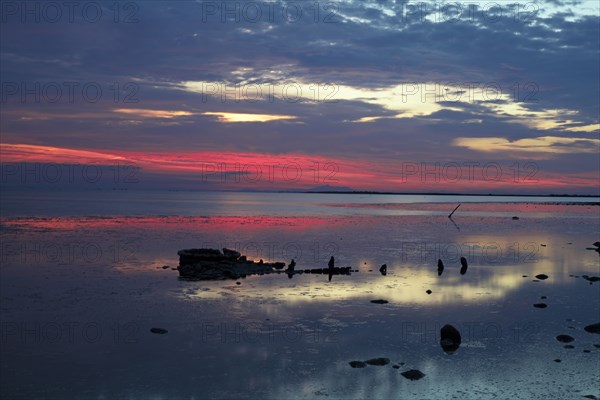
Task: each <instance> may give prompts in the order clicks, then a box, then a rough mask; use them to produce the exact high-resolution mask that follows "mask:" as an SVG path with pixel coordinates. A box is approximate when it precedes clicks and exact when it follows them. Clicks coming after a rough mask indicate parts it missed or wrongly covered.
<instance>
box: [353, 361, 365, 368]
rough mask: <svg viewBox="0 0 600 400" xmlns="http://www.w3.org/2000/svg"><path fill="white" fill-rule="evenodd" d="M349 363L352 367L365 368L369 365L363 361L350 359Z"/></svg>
mask: <svg viewBox="0 0 600 400" xmlns="http://www.w3.org/2000/svg"><path fill="white" fill-rule="evenodd" d="M349 364H350V366H351V367H352V368H364V367H366V366H367V364H366V363H364V362H362V361H350V362H349Z"/></svg>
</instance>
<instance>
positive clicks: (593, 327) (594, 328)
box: [583, 322, 600, 333]
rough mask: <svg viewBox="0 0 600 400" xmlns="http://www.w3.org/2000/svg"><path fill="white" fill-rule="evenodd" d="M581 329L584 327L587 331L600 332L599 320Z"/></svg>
mask: <svg viewBox="0 0 600 400" xmlns="http://www.w3.org/2000/svg"><path fill="white" fill-rule="evenodd" d="M583 329H585V331H586V332H589V333H600V322H597V323H595V324H591V325H588V326H586V327H585V328H583Z"/></svg>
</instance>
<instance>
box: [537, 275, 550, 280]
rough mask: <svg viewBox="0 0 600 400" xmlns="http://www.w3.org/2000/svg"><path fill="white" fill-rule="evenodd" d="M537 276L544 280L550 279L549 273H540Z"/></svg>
mask: <svg viewBox="0 0 600 400" xmlns="http://www.w3.org/2000/svg"><path fill="white" fill-rule="evenodd" d="M535 277H536V278H538V279H539V280H541V281H543V280H545V279H548V275H546V274H538V275H536V276H535Z"/></svg>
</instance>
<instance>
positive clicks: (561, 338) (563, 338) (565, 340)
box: [556, 335, 575, 343]
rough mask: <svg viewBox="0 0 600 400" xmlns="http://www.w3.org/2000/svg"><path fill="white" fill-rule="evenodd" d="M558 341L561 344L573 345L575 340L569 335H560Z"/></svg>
mask: <svg viewBox="0 0 600 400" xmlns="http://www.w3.org/2000/svg"><path fill="white" fill-rule="evenodd" d="M556 340H558V341H559V342H561V343H571V342H572V341H573V340H575V339H574V338H573V336H569V335H558V336H557V337H556Z"/></svg>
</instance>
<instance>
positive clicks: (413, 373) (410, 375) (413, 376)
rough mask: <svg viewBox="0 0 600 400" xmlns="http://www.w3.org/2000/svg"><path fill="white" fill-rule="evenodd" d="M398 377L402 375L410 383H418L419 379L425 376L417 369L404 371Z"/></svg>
mask: <svg viewBox="0 0 600 400" xmlns="http://www.w3.org/2000/svg"><path fill="white" fill-rule="evenodd" d="M400 375H402V376H403V377H405V378H406V379H410V380H411V381H418V380H419V379H421V378H423V377H424V376H425V374H424V373H422V372H421V371H419V370H418V369H411V370H408V371H404V372H402V373H401V374H400Z"/></svg>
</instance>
